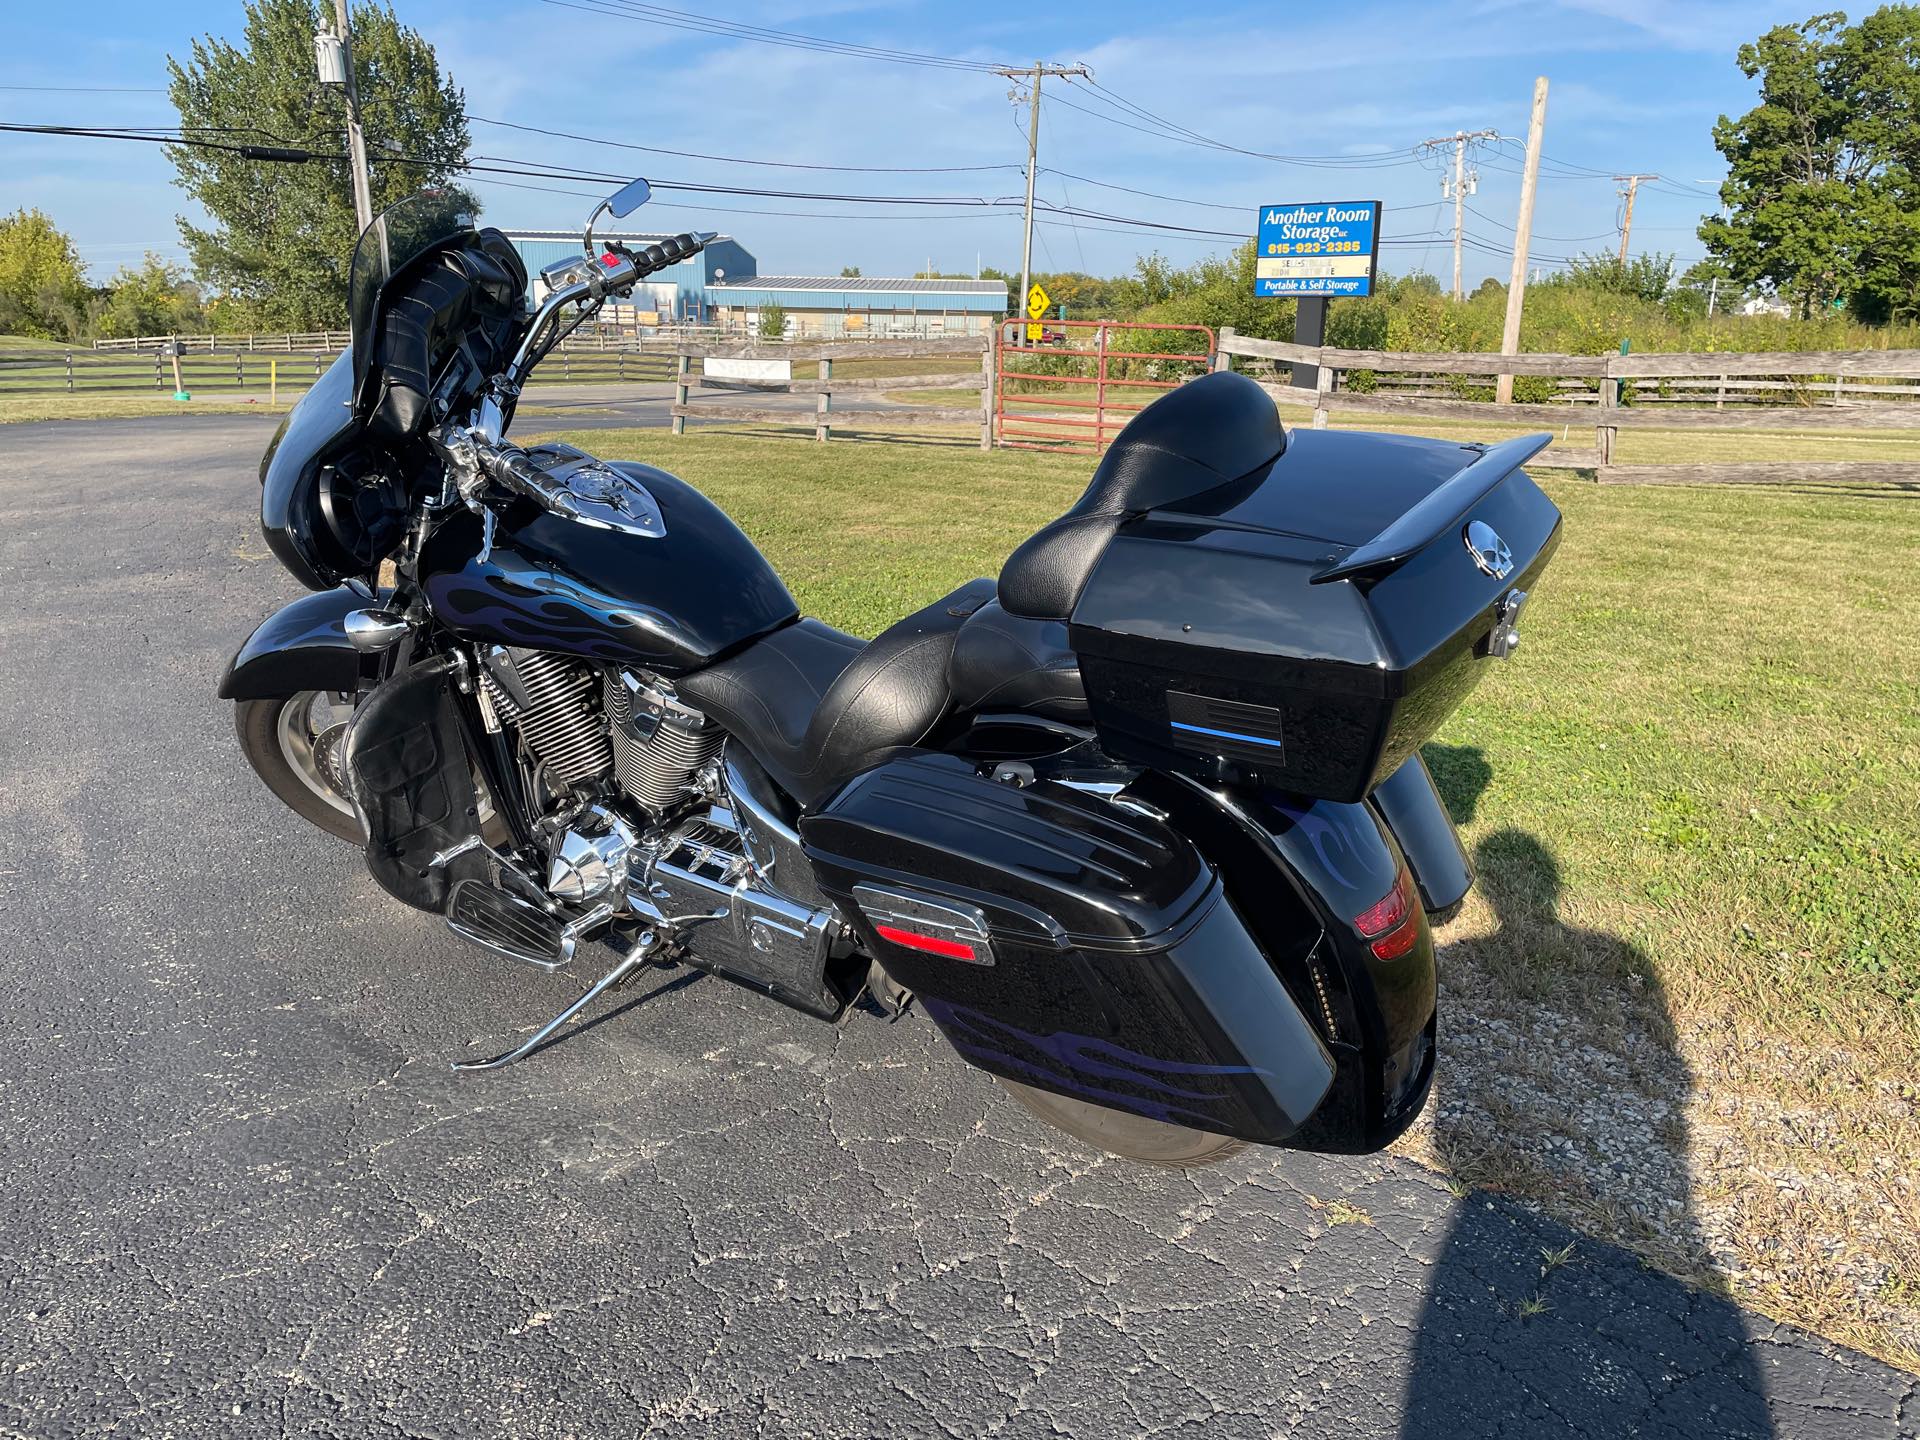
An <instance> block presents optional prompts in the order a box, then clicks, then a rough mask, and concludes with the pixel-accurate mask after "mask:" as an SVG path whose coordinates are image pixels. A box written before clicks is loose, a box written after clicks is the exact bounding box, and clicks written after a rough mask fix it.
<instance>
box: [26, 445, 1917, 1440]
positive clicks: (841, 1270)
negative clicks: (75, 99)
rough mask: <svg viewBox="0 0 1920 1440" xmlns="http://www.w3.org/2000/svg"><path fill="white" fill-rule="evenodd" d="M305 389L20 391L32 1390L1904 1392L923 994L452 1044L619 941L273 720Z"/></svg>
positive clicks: (1413, 1397) (1862, 1398) (34, 1417)
mask: <svg viewBox="0 0 1920 1440" xmlns="http://www.w3.org/2000/svg"><path fill="white" fill-rule="evenodd" d="M267 434H268V429H267V427H266V426H265V425H264V424H262V423H261V422H260V421H259V420H256V419H254V418H251V417H241V418H236V419H218V420H216V419H211V418H206V419H198V420H191V419H186V418H179V419H167V420H162V421H153V422H145V421H129V422H118V423H103V424H96V425H41V426H9V427H0V655H4V659H5V664H4V669H3V670H0V775H3V776H4V782H3V784H4V788H0V954H3V955H4V959H0V1032H3V1033H0V1043H4V1045H5V1051H4V1054H5V1063H4V1066H3V1067H0V1186H4V1194H5V1204H6V1211H5V1216H6V1218H5V1222H4V1244H3V1245H0V1275H3V1276H4V1281H3V1283H0V1376H3V1377H4V1378H3V1379H0V1433H5V1434H17V1435H31V1436H35V1437H50V1436H69V1435H106V1434H112V1435H120V1436H159V1435H194V1436H198V1435H221V1436H233V1435H243V1436H252V1435H288V1434H291V1435H302V1436H332V1435H340V1436H420V1437H463V1440H464V1437H478V1436H496V1435H499V1436H516V1437H517V1436H554V1437H561V1436H630V1435H637V1434H641V1433H649V1434H660V1435H670V1436H685V1437H715V1436H736V1435H766V1436H803V1435H817V1436H867V1435H872V1436H887V1437H906V1436H932V1437H943V1436H951V1437H976V1436H984V1435H1001V1436H1008V1437H1026V1436H1032V1437H1062V1436H1066V1437H1087V1440H1095V1437H1101V1440H1104V1437H1115V1436H1123V1435H1149V1434H1152V1435H1174V1434H1179V1435H1191V1436H1207V1437H1264V1436H1272V1435H1280V1434H1288V1435H1306V1436H1327V1437H1341V1440H1348V1437H1357V1436H1402V1437H1415V1436H1419V1437H1429V1436H1431V1437H1439V1436H1509V1435H1510V1436H1529V1437H1532V1436H1551V1435H1579V1436H1594V1437H1599V1436H1616V1435H1648V1436H1672V1437H1676V1440H1677V1437H1700V1436H1708V1435H1766V1434H1778V1435H1782V1436H1835V1437H1838V1436H1847V1437H1858V1436H1886V1435H1896V1434H1897V1435H1912V1434H1914V1433H1915V1417H1916V1412H1915V1396H1914V1383H1915V1382H1914V1379H1913V1377H1911V1376H1907V1375H1904V1374H1901V1373H1898V1372H1895V1371H1892V1370H1889V1369H1887V1368H1885V1367H1883V1366H1880V1365H1877V1364H1874V1363H1872V1362H1869V1361H1866V1360H1864V1359H1862V1358H1860V1357H1858V1356H1855V1355H1852V1354H1849V1353H1847V1352H1844V1351H1839V1350H1837V1349H1835V1348H1834V1347H1831V1346H1829V1345H1826V1344H1824V1343H1823V1342H1820V1341H1817V1340H1813V1339H1811V1338H1809V1337H1807V1336H1805V1335H1803V1334H1800V1333H1797V1332H1795V1331H1792V1330H1790V1329H1787V1328H1785V1327H1780V1326H1775V1325H1773V1324H1770V1323H1768V1322H1766V1321H1764V1320H1760V1319H1757V1318H1755V1317H1753V1316H1751V1315H1745V1314H1742V1313H1741V1312H1739V1311H1737V1310H1735V1309H1733V1308H1732V1307H1730V1306H1727V1305H1725V1304H1723V1303H1720V1302H1718V1301H1715V1300H1712V1299H1709V1298H1707V1297H1705V1296H1702V1295H1700V1294H1698V1293H1697V1292H1693V1291H1690V1290H1687V1289H1686V1288H1684V1287H1682V1286H1680V1285H1678V1284H1677V1283H1675V1282H1672V1281H1670V1280H1667V1279H1665V1278H1663V1277H1661V1276H1659V1275H1656V1274H1653V1273H1651V1272H1649V1271H1646V1270H1644V1269H1642V1268H1641V1267H1640V1266H1639V1265H1637V1264H1636V1263H1635V1262H1634V1261H1633V1260H1632V1259H1631V1258H1629V1257H1627V1256H1625V1255H1623V1254H1621V1253H1619V1252H1615V1251H1611V1250H1609V1249H1607V1248H1605V1247H1603V1246H1600V1245H1598V1244H1594V1243H1592V1242H1587V1241H1579V1242H1577V1243H1576V1244H1575V1247H1574V1250H1573V1253H1572V1256H1571V1258H1570V1259H1569V1260H1568V1261H1567V1263H1565V1264H1563V1265H1559V1266H1557V1267H1555V1268H1552V1269H1551V1273H1548V1274H1545V1275H1543V1274H1542V1271H1543V1267H1544V1261H1543V1251H1546V1250H1550V1249H1556V1248H1557V1247H1559V1246H1561V1245H1563V1244H1564V1243H1566V1241H1568V1240H1569V1239H1571V1238H1573V1237H1571V1236H1570V1235H1568V1234H1567V1232H1565V1231H1563V1230H1561V1229H1560V1228H1559V1227H1557V1226H1555V1225H1553V1224H1550V1223H1548V1222H1545V1221H1543V1220H1540V1219H1538V1218H1537V1217H1535V1216H1533V1215H1531V1214H1529V1213H1527V1212H1526V1211H1525V1210H1523V1209H1521V1208H1518V1207H1516V1206H1514V1205H1511V1204H1508V1203H1506V1202H1504V1201H1500V1200H1497V1199H1491V1198H1488V1197H1484V1196H1478V1195H1468V1196H1456V1195H1454V1194H1452V1193H1450V1191H1449V1189H1448V1187H1447V1185H1446V1184H1445V1182H1444V1180H1443V1179H1442V1178H1441V1177H1439V1176H1437V1175H1434V1174H1431V1173H1428V1172H1426V1171H1424V1170H1421V1169H1418V1168H1416V1167H1414V1166H1411V1165H1408V1164H1405V1163H1401V1162H1397V1161H1391V1160H1384V1159H1379V1158H1370V1159H1323V1158H1312V1157H1300V1156H1285V1155H1279V1154H1274V1153H1263V1154H1255V1155H1247V1156H1243V1157H1241V1158H1239V1159H1238V1160H1236V1161H1234V1162H1232V1163H1230V1164H1228V1165H1225V1166H1223V1167H1219V1168H1217V1169H1214V1170H1210V1171H1204V1172H1199V1173H1197V1174H1194V1175H1192V1176H1182V1175H1168V1174H1162V1173H1156V1172H1150V1171H1145V1170H1140V1169H1134V1168H1129V1167H1127V1166H1125V1165H1122V1164H1119V1163H1115V1162H1108V1161H1103V1160H1100V1159H1097V1158H1094V1157H1092V1156H1089V1155H1087V1154H1084V1153H1081V1152H1078V1151H1076V1150H1075V1149H1074V1148H1073V1147H1072V1146H1071V1145H1070V1144H1069V1143H1067V1142H1064V1141H1061V1140H1058V1139H1056V1138H1055V1137H1053V1136H1052V1135H1051V1134H1049V1133H1048V1132H1046V1131H1044V1130H1042V1129H1040V1128H1039V1127H1037V1126H1036V1125H1035V1124H1034V1123H1033V1122H1031V1121H1029V1120H1028V1119H1026V1118H1025V1116H1024V1115H1023V1114H1022V1113H1021V1112H1019V1111H1018V1110H1017V1109H1016V1108H1015V1107H1014V1106H1013V1105H1012V1104H1010V1103H1009V1102H1007V1101H1006V1100H1004V1099H1002V1098H1000V1097H999V1095H998V1094H997V1092H996V1090H995V1088H994V1087H993V1086H992V1085H991V1084H990V1083H989V1082H987V1081H986V1080H985V1079H984V1078H983V1077H981V1076H979V1075H977V1074H975V1073H973V1072H971V1071H969V1070H967V1069H966V1068H965V1067H964V1066H962V1065H961V1064H960V1063H959V1062H958V1061H956V1060H955V1059H954V1058H953V1056H952V1055H951V1054H950V1053H949V1052H948V1051H947V1050H946V1049H945V1048H943V1046H942V1045H940V1044H939V1043H937V1040H936V1037H935V1035H934V1033H933V1031H932V1028H931V1026H930V1025H928V1024H927V1023H926V1022H925V1021H924V1020H922V1019H919V1018H915V1017H911V1016H910V1017H909V1018H907V1019H906V1020H904V1021H902V1022H900V1023H898V1024H893V1025H888V1024H884V1023H881V1022H879V1021H877V1020H874V1019H872V1018H870V1017H866V1016H859V1017H856V1018H854V1019H853V1020H852V1021H851V1022H850V1023H849V1024H847V1025H846V1026H845V1027H844V1028H841V1029H838V1030H835V1029H829V1028H826V1027H823V1026H820V1025H818V1024H816V1023H815V1022H812V1021H810V1020H807V1019H805V1018H803V1017H800V1016H798V1015H794V1014H791V1013H789V1012H786V1011H784V1010H780V1009H778V1008H776V1007H774V1006H772V1005H771V1004H768V1003H766V1002H763V1001H760V1000H757V999H755V998H754V997H752V996H750V995H748V994H746V993H745V992H742V991H739V990H736V989H733V988H730V987H728V986H727V985H725V984H723V983H721V982H719V981H715V980H711V979H697V980H696V979H693V978H691V977H690V975H689V973H688V972H679V973H677V974H664V973H655V974H652V975H649V976H643V977H642V978H641V980H640V981H639V982H637V983H636V984H635V985H634V986H633V987H632V988H631V989H630V990H628V991H627V992H624V998H623V1000H622V1004H623V1005H624V1006H625V1009H624V1010H623V1011H622V1013H620V1014H619V1015H618V1016H617V1018H612V1019H609V1020H608V1021H607V1022H606V1023H603V1024H599V1025H597V1026H595V1027H593V1028H592V1029H591V1030H589V1031H588V1032H587V1033H586V1034H584V1035H582V1036H581V1037H579V1038H577V1039H575V1040H572V1041H569V1042H567V1043H565V1044H563V1045H561V1046H559V1047H557V1048H556V1049H554V1050H552V1051H550V1052H548V1053H546V1054H543V1055H541V1056H539V1057H537V1058H536V1059H535V1060H533V1061H531V1062H530V1063H527V1064H525V1065H522V1066H520V1067H518V1068H515V1069H512V1070H509V1071H507V1072H504V1073H502V1074H498V1075H493V1076H457V1075H454V1074H453V1073H451V1072H450V1071H449V1070H448V1069H447V1064H446V1062H447V1061H448V1060H449V1059H450V1058H454V1057H459V1056H464V1055H471V1054H477V1053H483V1052H486V1051H487V1050H488V1049H489V1047H493V1046H496V1045H498V1043H499V1042H500V1041H502V1040H503V1039H505V1038H506V1037H509V1036H512V1035H515V1034H519V1033H525V1032H526V1031H527V1030H528V1029H529V1028H530V1027H531V1026H533V1025H534V1024H536V1023H538V1022H539V1021H540V1020H542V1019H544V1018H545V1017H546V1016H547V1015H548V1014H551V1013H552V1012H553V1011H554V1010H556V1009H558V1008H559V1007H560V1005H562V1004H563V1003H565V1002H566V1001H567V1000H568V999H569V998H571V996H572V995H573V994H574V993H576V991H577V985H578V983H579V978H578V977H568V976H565V975H554V976H547V975H542V974H539V973H536V972H532V971H527V970H523V969H520V968H516V967H515V966H514V965H513V964H512V963H510V962H507V961H504V960H499V959H495V958H492V957H489V956H487V955H485V954H482V953H479V952H476V951H473V950H470V949H468V948H466V947H464V946H462V945H460V944H458V943H456V942H455V941H454V940H453V939H452V938H451V937H450V936H449V935H447V933H446V932H445V931H444V930H443V929H442V928H441V927H440V926H439V924H438V922H436V921H433V920H431V919H429V918H428V917H425V916H422V915H419V914H416V913H414V912H411V911H408V910H405V909H403V908H401V907H400V906H398V905H397V904H395V903H393V902H391V901H389V900H387V899H385V898H384V897H383V896H382V895H381V893H380V892H379V891H378V890H376V889H375V887H374V885H373V883H372V882H371V881H370V880H369V879H368V878H367V876H366V875H365V874H364V872H363V871H362V869H361V867H360V865H359V862H358V857H357V855H356V854H355V852H354V851H352V850H350V849H349V848H347V847H345V846H343V845H340V844H339V843H338V842H335V841H332V840H329V839H326V838H325V837H323V836H321V835H319V834H317V833H316V832H313V831H311V830H309V829H307V828H305V827H304V826H303V825H302V824H301V823H300V822H298V821H297V820H296V819H294V817H293V816H291V815H290V814H288V813H286V812H285V811H283V810H281V809H280V808H279V807H278V805H277V804H276V803H275V802H274V801H273V800H272V799H271V798H270V797H269V796H268V795H267V793H266V792H265V791H264V790H263V789H261V788H260V786H259V785H258V784H257V783H255V781H254V780H253V779H252V777H251V775H250V773H249V772H248V771H247V769H246V768H245V765H244V763H243V762H242V760H241V759H240V756H239V753H238V751H237V749H236V748H235V745H234V743H233V738H232V733H231V724H230V719H229V716H228V715H227V713H226V707H225V706H224V705H223V704H222V703H221V702H219V701H217V700H216V699H215V698H214V695H213V686H214V683H215V680H216V678H217V676H218V674H219V671H220V667H221V665H222V664H223V662H224V661H225V659H226V657H227V654H228V652H229V651H230V649H231V648H232V647H233V646H234V645H235V644H236V643H237V641H238V640H239V639H240V638H241V637H242V636H243V635H244V634H245V633H246V632H247V630H248V628H249V627H250V626H251V625H252V624H253V623H254V622H255V621H257V620H258V619H259V618H260V617H261V616H263V615H265V614H266V613H267V612H268V611H269V610H270V609H271V608H272V607H273V606H274V605H275V604H276V603H278V602H279V601H281V600H284V599H286V598H288V597H289V596H290V595H291V594H292V593H293V586H292V583H291V582H290V581H289V580H287V579H286V578H285V577H284V576H283V575H281V574H280V573H279V572H278V570H277V569H276V568H275V566H274V564H273V562H272V561H271V560H269V559H268V558H267V557H266V554H265V549H264V546H263V545H262V543H261V541H260V539H259V536H258V533H257V531H256V529H255V527H254V519H253V506H254V504H255V500H256V495H257V487H256V485H255V481H254V478H253V477H254V470H255V466H256V463H257V459H258V455H259V451H260V447H261V446H262V445H263V444H264V442H265V440H266V437H267ZM1443 963H1444V959H1443ZM1443 1063H1444V1061H1443ZM1539 1304H1544V1305H1545V1307H1546V1308H1544V1309H1541V1310H1539V1311H1538V1313H1529V1312H1532V1311H1534V1310H1535V1309H1536V1307H1537V1305H1539Z"/></svg>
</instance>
